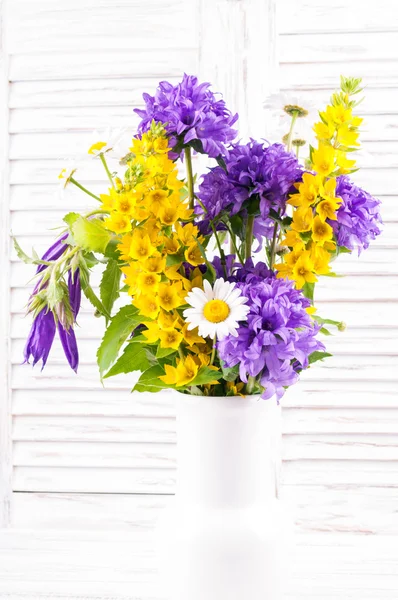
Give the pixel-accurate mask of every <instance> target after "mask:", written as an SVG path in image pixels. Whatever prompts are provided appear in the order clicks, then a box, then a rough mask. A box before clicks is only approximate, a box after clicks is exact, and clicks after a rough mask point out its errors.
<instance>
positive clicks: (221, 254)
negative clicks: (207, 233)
mask: <svg viewBox="0 0 398 600" xmlns="http://www.w3.org/2000/svg"><path fill="white" fill-rule="evenodd" d="M210 225H211V228H212V230H213V233H214V237H215V238H216V243H217V247H218V251H219V253H220V259H221V264H222V268H223V271H224V277H225V279H227V278H228V277H227V267H226V264H225V252H224V250H223V249H222V247H221V244H220V240H219V239H218V235H217V230H216V228H215V227H214V223H213V221H210Z"/></svg>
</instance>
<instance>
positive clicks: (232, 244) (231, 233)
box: [223, 221, 244, 264]
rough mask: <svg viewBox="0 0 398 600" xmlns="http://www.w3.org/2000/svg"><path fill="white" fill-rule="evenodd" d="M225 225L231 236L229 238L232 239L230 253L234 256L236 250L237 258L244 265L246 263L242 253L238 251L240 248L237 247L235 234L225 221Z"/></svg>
mask: <svg viewBox="0 0 398 600" xmlns="http://www.w3.org/2000/svg"><path fill="white" fill-rule="evenodd" d="M223 223H224V225H225V226H226V228H227V229H228V231H229V235H230V238H229V239H230V252H231V254H233V253H234V250H235V253H236V256H237V257H238V258H239V262H240V263H241V264H243V263H244V260H243V257H242V255H241V253H240V252H239V250H238V246H237V245H236V237H235V235H234V234H233V231H232V229H231V228H230V226H229V225H228V223H226V222H225V221H223Z"/></svg>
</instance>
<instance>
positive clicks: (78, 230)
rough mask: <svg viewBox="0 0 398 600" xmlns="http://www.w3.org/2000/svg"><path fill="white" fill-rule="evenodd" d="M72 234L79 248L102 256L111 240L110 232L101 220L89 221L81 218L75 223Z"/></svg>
mask: <svg viewBox="0 0 398 600" xmlns="http://www.w3.org/2000/svg"><path fill="white" fill-rule="evenodd" d="M72 233H73V237H74V239H75V242H76V244H77V245H78V246H80V247H81V248H83V249H84V250H89V251H91V252H101V253H102V254H103V253H104V252H105V248H106V247H107V245H108V243H109V241H110V239H111V234H110V232H109V231H107V230H106V229H105V228H104V226H103V224H102V221H101V220H100V219H91V220H88V219H85V218H84V217H79V218H78V219H76V221H75V222H74V223H73V226H72Z"/></svg>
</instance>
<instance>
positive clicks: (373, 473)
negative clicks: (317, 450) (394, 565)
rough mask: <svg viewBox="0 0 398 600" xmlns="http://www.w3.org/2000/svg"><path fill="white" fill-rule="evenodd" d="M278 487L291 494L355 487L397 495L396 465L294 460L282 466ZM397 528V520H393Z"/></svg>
mask: <svg viewBox="0 0 398 600" xmlns="http://www.w3.org/2000/svg"><path fill="white" fill-rule="evenodd" d="M282 484H283V485H285V486H286V487H289V488H290V490H291V491H292V493H294V488H295V487H296V485H324V486H326V487H327V488H328V489H330V490H332V489H334V488H335V487H336V486H341V487H342V486H344V487H345V489H346V490H352V489H356V488H357V487H358V486H359V487H377V488H383V487H388V488H395V489H397V493H398V464H397V462H396V461H374V460H373V461H372V460H370V461H369V460H330V459H329V460H322V461H320V460H313V459H312V458H311V459H304V460H297V461H296V460H294V461H284V462H283V464H282ZM396 523H397V525H398V517H397V518H396Z"/></svg>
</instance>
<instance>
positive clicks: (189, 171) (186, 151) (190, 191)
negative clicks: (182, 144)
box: [184, 146, 195, 208]
mask: <svg viewBox="0 0 398 600" xmlns="http://www.w3.org/2000/svg"><path fill="white" fill-rule="evenodd" d="M184 156H185V163H186V167H187V184H188V199H189V208H194V204H195V193H194V184H193V171H192V157H191V148H190V147H189V146H187V147H186V148H185V149H184Z"/></svg>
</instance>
